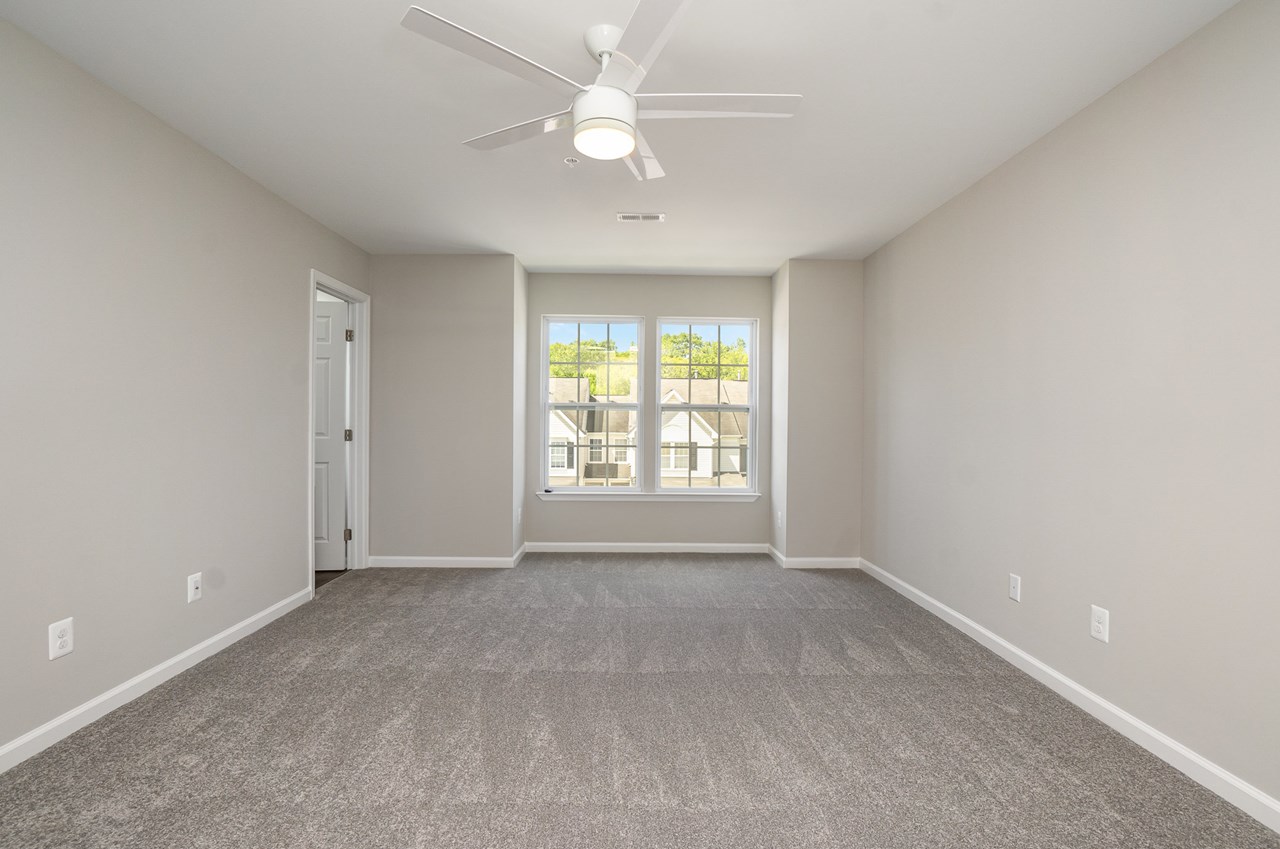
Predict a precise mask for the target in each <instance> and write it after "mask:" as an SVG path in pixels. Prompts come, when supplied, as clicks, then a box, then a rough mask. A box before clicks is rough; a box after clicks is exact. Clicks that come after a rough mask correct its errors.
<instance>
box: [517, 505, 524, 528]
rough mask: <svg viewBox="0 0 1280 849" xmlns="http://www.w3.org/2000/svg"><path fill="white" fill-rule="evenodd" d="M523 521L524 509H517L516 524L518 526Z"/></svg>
mask: <svg viewBox="0 0 1280 849" xmlns="http://www.w3.org/2000/svg"><path fill="white" fill-rule="evenodd" d="M523 521H524V508H523V507H517V508H516V524H517V525H518V524H520V523H521V522H523Z"/></svg>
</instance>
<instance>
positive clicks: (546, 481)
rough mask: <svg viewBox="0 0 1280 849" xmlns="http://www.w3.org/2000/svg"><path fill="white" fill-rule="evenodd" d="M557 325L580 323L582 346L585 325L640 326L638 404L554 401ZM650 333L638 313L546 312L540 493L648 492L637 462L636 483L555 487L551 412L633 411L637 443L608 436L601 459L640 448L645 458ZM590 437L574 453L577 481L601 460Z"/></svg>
mask: <svg viewBox="0 0 1280 849" xmlns="http://www.w3.org/2000/svg"><path fill="white" fill-rule="evenodd" d="M553 324H576V325H578V343H579V345H581V343H582V325H584V324H605V325H608V324H630V325H635V327H636V360H635V371H636V375H635V381H636V392H635V396H636V402H635V403H634V404H625V403H619V402H614V401H598V402H591V403H571V404H563V403H562V404H556V403H553V402H552V401H551V400H550V399H549V398H548V395H549V394H550V387H551V383H550V381H551V325H553ZM647 332H648V329H647V327H646V322H645V319H644V316H637V315H610V316H603V315H544V316H542V347H541V353H540V355H539V366H538V368H539V371H540V372H541V377H540V380H539V386H540V392H541V394H540V399H541V404H540V405H539V408H540V409H541V411H542V413H541V423H540V425H539V427H538V433H539V434H540V441H539V453H540V454H541V461H540V463H539V466H540V468H541V483H540V486H539V488H538V489H539V492H538V494H539V496H542V495H550V494H561V495H565V496H574V497H586V498H614V497H619V496H625V495H631V496H635V495H637V494H640V493H644V492H645V490H644V489H643V487H644V481H643V479H642V475H641V474H640V469H639V468H638V467H637V466H636V465H633V466H632V477H633V479H634V480H635V483H634V484H631V485H627V486H610V485H605V486H579V485H576V484H575V485H572V486H569V485H557V486H553V485H552V484H551V471H552V469H551V446H552V442H551V433H550V426H549V422H550V419H551V414H552V413H553V412H554V411H555V410H574V411H582V412H589V411H592V410H596V411H615V410H616V411H618V412H631V413H633V414H634V415H635V425H636V439H635V445H634V446H631V445H627V446H621V445H618V446H614V445H610V444H609V440H608V438H607V437H606V438H605V440H604V444H603V445H601V446H599V450H600V451H601V452H602V457H603V459H602V460H600V461H598V462H601V463H606V462H608V460H609V457H610V456H611V451H612V450H613V449H614V448H620V449H625V450H632V451H636V452H638V454H637V456H638V457H643V456H644V454H643V450H644V448H643V446H644V440H645V437H646V434H645V430H646V423H645V416H644V408H645V405H644V397H645V379H644V374H645V356H646V354H645V335H646V333H647ZM578 365H579V368H581V366H582V352H581V349H579V351H578ZM586 439H587V440H588V441H587V442H585V443H575V450H574V454H575V455H576V456H577V462H575V464H574V466H573V469H574V472H575V474H574V478H575V480H582V476H581V472H582V470H584V469H585V465H586V464H587V463H595V462H597V461H595V460H592V459H591V452H592V451H593V450H595V448H596V447H595V446H592V445H591V442H590V440H591V437H586ZM567 444H568V443H566V445H567Z"/></svg>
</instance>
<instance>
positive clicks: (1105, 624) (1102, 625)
mask: <svg viewBox="0 0 1280 849" xmlns="http://www.w3.org/2000/svg"><path fill="white" fill-rule="evenodd" d="M1089 636H1091V637H1093V638H1094V639H1095V640H1101V641H1102V642H1104V643H1109V642H1111V611H1109V610H1107V609H1106V608H1105V607H1098V605H1096V604H1095V605H1093V613H1092V614H1091V615H1090V617H1089Z"/></svg>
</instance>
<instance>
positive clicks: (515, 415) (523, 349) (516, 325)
mask: <svg viewBox="0 0 1280 849" xmlns="http://www.w3.org/2000/svg"><path fill="white" fill-rule="evenodd" d="M514 265H515V268H514V272H515V291H514V295H513V297H514V308H513V309H512V314H511V325H512V329H511V340H512V345H511V384H512V386H511V396H512V397H511V450H512V452H513V453H512V458H511V470H512V472H511V512H512V513H513V514H514V515H515V517H516V519H515V522H514V524H513V525H512V527H513V532H512V542H511V550H512V552H513V553H514V552H518V551H519V550H520V547H521V546H523V545H524V518H523V517H524V497H525V492H526V489H525V487H526V478H525V443H526V441H527V439H526V437H525V430H526V429H527V428H528V423H527V421H526V413H527V407H528V392H527V391H526V385H525V370H526V369H527V368H528V348H527V346H528V341H529V340H528V335H529V331H528V327H529V275H528V273H527V272H526V271H525V269H524V266H522V265H521V264H520V263H518V262H517V263H514Z"/></svg>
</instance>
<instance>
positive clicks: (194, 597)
mask: <svg viewBox="0 0 1280 849" xmlns="http://www.w3.org/2000/svg"><path fill="white" fill-rule="evenodd" d="M203 589H204V573H203V572H196V573H195V574H194V575H188V576H187V604H190V603H191V602H193V601H199V600H200V596H201V594H202V593H203Z"/></svg>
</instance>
